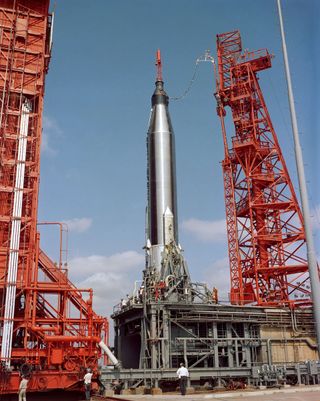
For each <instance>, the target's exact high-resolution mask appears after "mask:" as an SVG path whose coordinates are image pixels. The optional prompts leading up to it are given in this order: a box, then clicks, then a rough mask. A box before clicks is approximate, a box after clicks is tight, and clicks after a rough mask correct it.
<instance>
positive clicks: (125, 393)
mask: <svg viewBox="0 0 320 401" xmlns="http://www.w3.org/2000/svg"><path fill="white" fill-rule="evenodd" d="M120 394H121V395H132V391H131V390H130V389H129V388H127V389H125V390H121V392H120Z"/></svg>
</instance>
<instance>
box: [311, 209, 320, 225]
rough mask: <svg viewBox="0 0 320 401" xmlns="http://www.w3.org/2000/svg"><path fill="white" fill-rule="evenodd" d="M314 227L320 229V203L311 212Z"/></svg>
mask: <svg viewBox="0 0 320 401" xmlns="http://www.w3.org/2000/svg"><path fill="white" fill-rule="evenodd" d="M310 215H311V223H312V227H313V229H314V230H315V231H318V230H320V205H317V206H316V207H315V208H314V209H312V210H311V212H310Z"/></svg>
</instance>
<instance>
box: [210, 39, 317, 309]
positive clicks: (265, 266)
mask: <svg viewBox="0 0 320 401" xmlns="http://www.w3.org/2000/svg"><path fill="white" fill-rule="evenodd" d="M217 54H218V77H217V92H216V99H217V113H218V115H219V117H220V121H221V128H222V135H223V142H224V160H223V162H222V168H223V178H224V192H225V204H226V221H227V236H228V251H229V261H230V276H231V294H230V298H231V302H232V303H233V304H239V305H243V304H247V303H252V304H256V305H265V306H280V305H289V306H292V307H293V306H297V305H308V304H310V303H311V300H310V283H309V275H308V265H307V260H306V257H305V255H306V247H305V232H304V227H303V218H302V214H301V211H300V208H299V204H298V201H297V197H296V195H295V192H294V188H293V185H292V182H291V180H290V177H289V173H288V169H287V167H286V163H285V160H284V158H283V155H282V152H281V149H280V146H279V142H278V139H277V135H276V133H275V130H274V128H273V125H272V122H271V119H270V116H269V113H268V109H267V106H266V104H265V101H264V98H263V95H262V91H261V88H260V86H259V83H258V76H257V73H258V72H259V71H262V70H264V69H267V68H270V67H271V59H272V56H271V55H270V54H269V53H268V51H267V50H265V49H263V50H258V51H255V52H248V51H245V52H242V44H241V37H240V33H239V31H234V32H228V33H224V34H221V35H217ZM226 107H228V108H230V110H231V114H232V120H233V124H234V130H235V135H234V136H233V137H232V138H231V145H230V146H229V145H228V138H227V129H226V124H225V117H226V109H225V108H226Z"/></svg>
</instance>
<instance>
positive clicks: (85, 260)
mask: <svg viewBox="0 0 320 401" xmlns="http://www.w3.org/2000/svg"><path fill="white" fill-rule="evenodd" d="M143 267H144V255H142V254H140V253H138V252H135V251H125V252H121V253H116V254H114V255H110V256H103V255H90V256H86V257H78V258H74V259H71V260H70V262H69V272H70V278H71V280H72V281H73V282H74V284H75V285H76V286H77V287H79V288H92V289H93V293H94V296H93V302H94V304H93V307H94V310H95V312H97V313H99V314H101V315H103V316H110V314H111V313H112V311H113V306H114V305H116V304H117V303H119V302H120V299H121V298H123V297H125V296H126V294H130V293H132V291H133V286H134V281H135V280H140V279H141V277H142V270H143Z"/></svg>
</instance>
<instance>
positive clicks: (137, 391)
mask: <svg viewBox="0 0 320 401" xmlns="http://www.w3.org/2000/svg"><path fill="white" fill-rule="evenodd" d="M145 390H146V386H139V387H136V388H135V389H133V390H132V392H133V394H135V395H139V394H144V393H145Z"/></svg>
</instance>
